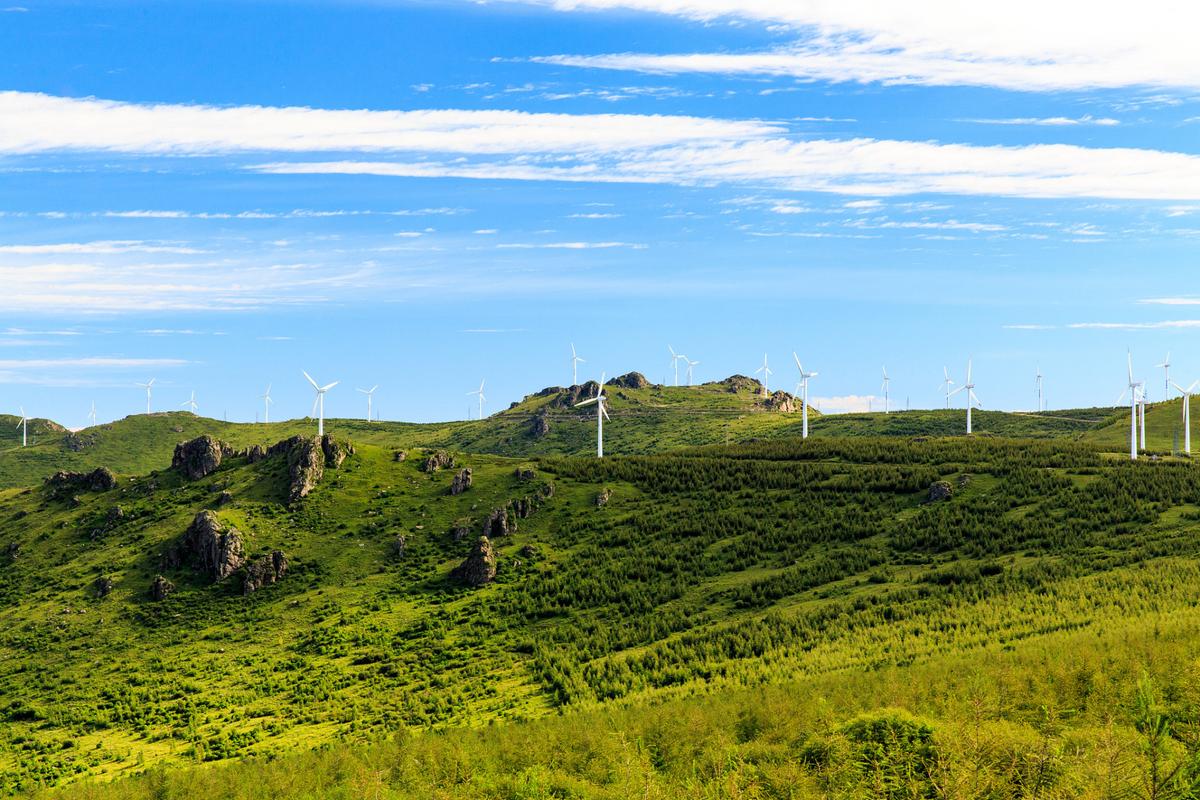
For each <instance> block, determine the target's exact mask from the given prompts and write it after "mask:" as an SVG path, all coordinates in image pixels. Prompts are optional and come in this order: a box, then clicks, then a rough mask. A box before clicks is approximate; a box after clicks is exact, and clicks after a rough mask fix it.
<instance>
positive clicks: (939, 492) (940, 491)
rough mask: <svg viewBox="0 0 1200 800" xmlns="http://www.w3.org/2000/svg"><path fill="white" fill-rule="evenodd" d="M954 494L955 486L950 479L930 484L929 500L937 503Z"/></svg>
mask: <svg viewBox="0 0 1200 800" xmlns="http://www.w3.org/2000/svg"><path fill="white" fill-rule="evenodd" d="M953 496H954V487H952V486H951V485H950V483H949V482H948V481H934V482H933V483H931V484H929V502H931V503H937V502H940V501H942V500H949V499H950V498H951V497H953Z"/></svg>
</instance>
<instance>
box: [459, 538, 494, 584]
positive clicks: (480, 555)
mask: <svg viewBox="0 0 1200 800" xmlns="http://www.w3.org/2000/svg"><path fill="white" fill-rule="evenodd" d="M454 577H456V578H458V579H459V580H461V581H463V582H464V583H466V584H467V585H468V586H483V585H484V584H485V583H488V582H490V581H491V580H492V579H493V578H495V577H496V551H495V550H493V549H492V543H491V541H490V540H489V539H488V537H486V536H480V537H479V541H478V542H476V543H475V546H474V547H473V548H471V553H470V555H468V556H467V557H466V558H465V559H464V560H463V562H462V563H461V564H459V565H458V566H457V567H455V569H454Z"/></svg>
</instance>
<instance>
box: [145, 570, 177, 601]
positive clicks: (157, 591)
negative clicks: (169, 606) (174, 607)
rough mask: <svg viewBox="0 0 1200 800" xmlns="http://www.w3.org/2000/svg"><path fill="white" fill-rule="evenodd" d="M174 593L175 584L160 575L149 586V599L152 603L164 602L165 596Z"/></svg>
mask: <svg viewBox="0 0 1200 800" xmlns="http://www.w3.org/2000/svg"><path fill="white" fill-rule="evenodd" d="M173 591H175V584H173V583H171V582H170V581H169V580H167V579H166V578H164V577H163V576H162V575H159V576H158V577H156V578H155V579H154V581H153V583H151V584H150V599H152V600H154V601H156V602H157V601H160V600H166V599H167V595H169V594H170V593H171V592H173Z"/></svg>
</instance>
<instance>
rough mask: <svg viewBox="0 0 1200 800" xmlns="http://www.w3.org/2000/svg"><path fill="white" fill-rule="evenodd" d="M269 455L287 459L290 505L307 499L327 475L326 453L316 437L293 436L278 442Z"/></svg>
mask: <svg viewBox="0 0 1200 800" xmlns="http://www.w3.org/2000/svg"><path fill="white" fill-rule="evenodd" d="M267 455H268V456H284V457H286V458H287V465H288V502H289V503H294V502H296V501H297V500H299V499H301V498H303V497H307V496H308V493H309V492H311V491H312V490H313V489H314V488H315V487H316V485H317V483H318V482H320V480H321V478H322V477H324V475H325V451H324V450H323V449H322V448H321V440H320V439H319V438H317V437H316V436H293V437H291V438H290V439H284V440H283V441H282V442H276V443H275V444H273V445H271V447H270V448H269V449H268V450H267Z"/></svg>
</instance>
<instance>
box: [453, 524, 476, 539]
mask: <svg viewBox="0 0 1200 800" xmlns="http://www.w3.org/2000/svg"><path fill="white" fill-rule="evenodd" d="M470 533H471V529H470V528H468V527H467V526H466V525H455V526H454V529H453V530H451V531H450V536H451V537H452V538H453V539H454V541H456V542H461V541H462V540H463V539H466V538H467V535H468V534H470Z"/></svg>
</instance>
